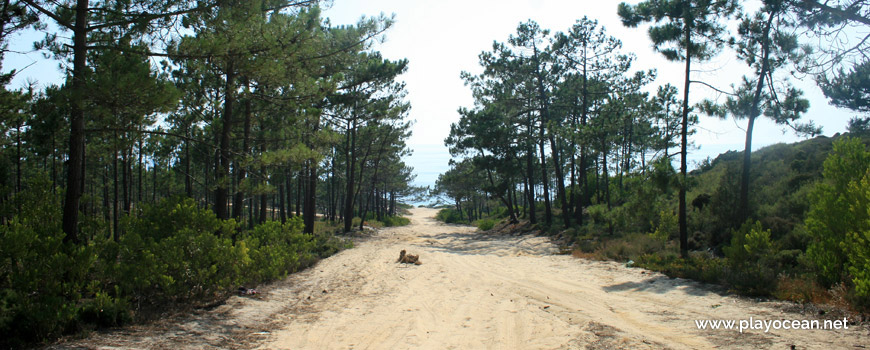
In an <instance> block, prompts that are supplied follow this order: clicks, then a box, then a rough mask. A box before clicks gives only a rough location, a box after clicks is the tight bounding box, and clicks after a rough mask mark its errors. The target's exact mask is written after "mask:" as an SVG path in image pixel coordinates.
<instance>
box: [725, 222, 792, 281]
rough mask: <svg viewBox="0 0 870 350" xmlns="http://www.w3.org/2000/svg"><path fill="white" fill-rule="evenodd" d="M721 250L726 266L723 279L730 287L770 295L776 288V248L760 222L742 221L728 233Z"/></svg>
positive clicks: (777, 268)
mask: <svg viewBox="0 0 870 350" xmlns="http://www.w3.org/2000/svg"><path fill="white" fill-rule="evenodd" d="M722 250H723V252H724V253H725V257H726V258H727V260H728V266H729V269H727V270H726V273H725V280H726V282H727V283H728V284H729V285H730V286H731V287H732V288H734V289H735V290H737V291H740V292H743V293H746V294H750V295H770V293H772V292H773V291H775V290H776V283H777V279H778V278H777V271H779V266H778V264H777V260H776V259H775V256H776V254H777V253H778V250H777V249H776V248H775V247H774V244H773V241H771V238H770V230H764V229H763V228H762V226H761V222H759V221H756V222H755V223H754V224H750V223H749V222H746V223H744V224H743V226H741V227H740V229H739V230H737V231H735V232H734V233H733V234H732V237H731V245H730V246H728V247H725V248H723V249H722Z"/></svg>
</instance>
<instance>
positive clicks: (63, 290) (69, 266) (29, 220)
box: [0, 179, 350, 348]
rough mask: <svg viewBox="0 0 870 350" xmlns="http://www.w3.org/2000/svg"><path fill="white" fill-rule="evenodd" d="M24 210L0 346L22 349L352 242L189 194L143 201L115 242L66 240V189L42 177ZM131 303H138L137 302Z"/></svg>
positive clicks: (267, 274) (219, 290) (2, 291)
mask: <svg viewBox="0 0 870 350" xmlns="http://www.w3.org/2000/svg"><path fill="white" fill-rule="evenodd" d="M28 187H29V190H27V191H23V192H21V193H20V194H19V195H20V196H21V197H20V198H17V200H21V201H22V202H21V203H22V209H21V212H20V213H19V215H17V216H16V217H14V218H13V219H12V221H11V222H10V223H9V224H7V225H3V226H0V334H4V335H10V336H5V337H2V338H0V348H8V347H12V348H16V347H21V346H25V345H26V344H28V343H32V342H37V341H43V340H46V339H51V338H55V337H57V336H60V335H62V334H64V333H70V332H75V331H78V330H80V329H82V328H84V327H87V326H88V325H89V324H90V325H95V326H117V325H121V324H123V323H126V322H129V321H130V320H132V319H134V317H135V313H134V311H140V310H141V309H140V308H142V309H159V308H162V307H166V306H167V305H170V303H177V302H184V303H188V304H193V305H197V304H203V303H211V302H214V301H216V300H219V299H221V298H224V297H226V296H228V295H229V293H230V292H231V291H233V290H234V289H235V288H236V287H238V286H239V285H245V284H256V283H260V282H263V281H268V280H272V279H276V278H280V277H283V276H285V275H287V274H288V273H292V272H295V271H298V270H299V269H301V268H303V267H306V266H309V265H310V264H312V263H313V262H314V261H316V260H317V259H318V258H322V257H326V256H329V255H331V254H334V253H335V252H337V251H338V250H341V249H344V248H348V247H350V244H349V242H348V241H345V240H341V239H338V238H336V237H334V236H332V235H328V234H318V235H316V236H311V235H306V234H303V233H302V226H303V225H302V222H301V220H300V219H299V218H296V217H294V218H291V219H290V220H288V221H287V223H285V224H281V223H278V222H267V223H264V224H262V225H259V226H257V227H255V228H254V229H252V230H250V231H247V232H244V231H240V230H239V227H238V226H237V225H236V223H235V222H234V221H233V220H227V221H222V220H219V219H217V218H216V217H215V215H214V213H213V212H212V211H210V210H208V209H203V208H198V207H197V206H196V204H195V202H194V201H193V200H192V199H182V198H172V199H167V200H163V201H160V202H158V203H155V204H153V205H145V206H143V207H142V210H141V212H140V213H139V215H138V216H135V217H127V218H125V219H124V221H123V222H122V225H121V227H122V228H123V230H122V232H123V233H122V234H121V235H120V239H119V241H118V242H115V241H112V240H109V239H108V235H107V234H106V233H105V232H103V233H102V234H99V235H95V236H94V238H92V239H91V240H90V241H89V242H88V243H86V244H72V243H70V244H67V243H64V242H63V238H64V234H63V232H62V231H61V228H60V227H61V225H60V222H61V221H60V218H61V216H60V210H59V208H60V207H61V206H60V197H59V195H55V194H53V193H52V192H51V190H50V186H49V185H48V181H45V180H44V179H41V180H40V179H36V180H34V181H33V183H31V184H29V186H28ZM133 305H136V309H135V310H133Z"/></svg>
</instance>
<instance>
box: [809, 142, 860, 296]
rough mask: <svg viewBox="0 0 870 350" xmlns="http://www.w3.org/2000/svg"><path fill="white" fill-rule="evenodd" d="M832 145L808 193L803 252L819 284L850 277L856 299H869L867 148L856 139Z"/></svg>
mask: <svg viewBox="0 0 870 350" xmlns="http://www.w3.org/2000/svg"><path fill="white" fill-rule="evenodd" d="M833 147H834V149H833V152H831V154H830V155H829V156H828V158H827V159H826V160H825V163H824V172H823V174H824V181H822V182H820V183H819V184H818V185H817V186H816V188H815V191H814V192H813V193H812V195H811V196H810V198H811V209H810V212H809V214H808V216H807V219H806V221H805V225H806V229H807V232H808V234H809V236H810V237H811V242H810V244H809V247H808V248H807V254H806V255H807V258H808V260H810V261H811V262H812V264H813V266H814V268H815V272H816V274H817V276H818V280H819V282H820V283H821V284H822V285H823V286H825V287H831V286H833V285H835V284H837V283H840V282H851V283H852V284H854V287H855V294H856V295H857V297H858V299H859V302H860V303H865V302H866V303H867V304H870V151H868V150H867V149H866V148H865V146H864V144H863V143H861V141H860V140H859V139H854V138H844V139H843V140H840V141H836V142H834V145H833ZM860 300H864V301H860Z"/></svg>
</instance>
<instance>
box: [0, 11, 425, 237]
mask: <svg viewBox="0 0 870 350" xmlns="http://www.w3.org/2000/svg"><path fill="white" fill-rule="evenodd" d="M2 10H3V11H5V12H3V13H2V16H3V18H4V20H3V22H2V23H0V25H2V28H3V37H2V38H0V39H2V40H4V42H5V41H6V40H8V39H9V38H10V37H11V35H12V34H13V33H15V32H17V31H20V30H24V29H28V28H35V29H38V30H42V31H44V32H46V36H45V38H44V39H43V40H41V41H39V42H37V43H35V46H36V47H37V48H40V49H43V50H47V51H49V52H50V53H51V55H52V56H53V57H54V58H56V59H58V60H59V61H61V62H62V63H63V65H64V66H65V67H66V68H67V69H66V81H65V82H64V83H63V84H60V85H51V86H46V87H44V88H41V89H38V88H36V87H35V86H32V87H29V88H24V89H20V90H8V89H4V91H3V92H4V94H3V96H4V97H5V98H4V101H3V102H4V103H3V104H4V107H5V108H4V110H5V111H6V113H4V120H3V125H4V134H3V135H4V139H5V140H4V143H3V147H4V152H3V154H4V157H3V161H4V165H5V167H4V168H5V170H4V171H3V172H2V177H3V178H2V180H3V185H4V186H3V187H2V191H3V193H2V195H0V200H2V201H3V203H4V204H8V203H11V198H13V197H14V196H15V195H16V194H17V193H20V192H21V191H23V190H24V187H26V185H25V184H24V183H22V179H26V178H28V177H31V176H33V175H35V174H37V173H40V172H44V173H46V174H48V176H49V177H50V179H51V181H52V185H53V187H55V188H56V189H57V190H58V191H63V193H64V196H65V197H64V198H65V199H64V204H63V231H64V233H65V237H66V238H65V239H66V240H67V241H69V242H85V241H87V240H88V239H91V238H93V237H94V235H97V234H100V233H101V232H102V231H101V230H103V229H105V228H104V227H102V226H100V225H103V224H105V225H106V226H107V227H108V230H109V231H111V235H113V236H114V237H115V239H117V238H118V235H119V234H120V232H118V230H119V229H118V227H119V222H120V220H121V217H122V216H124V215H130V214H131V213H135V211H136V207H137V206H140V204H141V203H147V202H154V201H156V200H158V199H160V198H166V197H169V196H174V195H179V194H181V195H184V196H187V197H190V198H194V199H196V200H197V202H198V203H200V205H201V206H203V207H209V208H212V209H213V210H214V212H215V214H216V216H217V217H218V218H219V219H223V220H226V219H231V218H232V219H235V220H236V221H239V222H245V223H246V224H247V225H248V226H250V227H253V225H255V224H257V223H262V222H265V221H266V220H279V219H280V220H281V221H286V218H287V217H289V216H293V215H301V216H303V217H304V222H305V232H307V233H312V232H314V222H315V220H316V215H317V214H318V213H321V214H323V215H324V216H325V217H326V218H327V219H329V220H332V221H339V220H344V221H346V222H347V225H345V227H344V229H345V230H346V231H348V230H350V222H351V220H350V218H353V217H354V216H363V217H365V216H366V215H368V213H374V214H375V215H376V216H377V217H378V218H381V217H383V216H387V215H394V214H395V213H396V203H397V201H398V200H401V198H403V197H405V196H407V195H409V193H410V190H411V188H410V187H409V182H410V180H411V179H412V174H411V172H412V169H411V168H410V167H408V166H407V165H406V164H404V163H403V161H402V156H404V155H406V154H407V153H408V152H409V150H408V148H407V147H406V145H405V141H406V140H407V138H408V137H409V136H410V129H409V128H410V124H409V122H408V121H407V120H406V117H407V113H408V110H409V108H410V105H409V104H408V103H407V102H406V101H405V100H404V96H405V90H404V86H403V85H402V83H400V82H398V81H397V80H396V77H398V76H399V75H400V74H402V73H403V72H405V70H406V69H407V63H408V62H407V60H397V61H393V60H389V59H386V58H383V57H382V56H381V55H380V53H378V52H376V51H372V50H371V45H372V43H373V42H375V41H376V40H377V39H378V38H379V37H380V36H382V35H383V34H384V32H385V31H386V30H388V29H389V28H390V26H391V25H392V23H393V20H392V19H391V18H388V17H385V16H383V15H382V16H380V17H373V18H363V19H362V20H360V22H359V23H357V24H356V25H347V26H333V25H331V24H330V23H329V22H328V21H327V20H324V19H323V18H322V17H321V11H320V8H319V7H318V6H317V1H304V0H303V1H287V0H258V1H227V0H211V1H193V2H192V1H159V2H155V1H66V2H55V1H36V0H33V1H30V0H26V1H5V2H4V7H3V8H2ZM49 23H50V24H51V27H49V26H48V24H49ZM47 28H58V29H57V31H49V29H47ZM67 34H72V39H71V40H69V41H66V40H64V39H63V37H64V35H67ZM15 74H16V72H14V71H13V72H11V73H9V74H8V75H7V76H5V77H4V79H5V82H7V83H8V82H9V81H10V80H11V78H12V77H13V76H14V75H15ZM24 182H26V181H24ZM15 214H16V211H15V206H12V207H11V209H9V210H6V211H4V212H3V214H2V217H3V220H4V222H6V221H8V220H10V219H11V218H12V217H13V216H14V215H15ZM345 219H347V220H345ZM92 221H97V222H100V223H101V224H100V225H97V226H92V225H88V226H87V228H84V227H83V226H82V223H83V222H92Z"/></svg>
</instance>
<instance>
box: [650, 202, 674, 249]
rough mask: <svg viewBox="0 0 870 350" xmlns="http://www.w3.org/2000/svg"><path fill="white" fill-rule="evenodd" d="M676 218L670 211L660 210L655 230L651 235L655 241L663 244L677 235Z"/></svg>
mask: <svg viewBox="0 0 870 350" xmlns="http://www.w3.org/2000/svg"><path fill="white" fill-rule="evenodd" d="M677 219H678V218H677V216H676V215H674V213H673V212H672V211H670V210H662V211H661V212H659V223H658V225H655V228H656V230H655V231H654V232H653V233H651V235H652V237H653V238H655V239H656V240H659V241H662V242H665V241H667V240H668V239H670V238H671V237H672V236H674V234H675V233H677V230H678V229H679V227H678V226H677V224H678V223H677Z"/></svg>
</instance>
